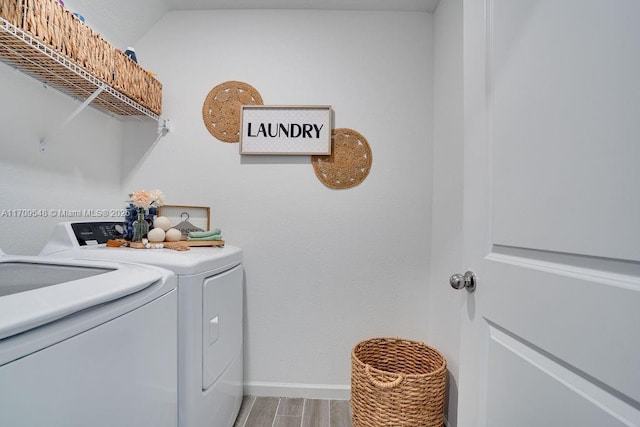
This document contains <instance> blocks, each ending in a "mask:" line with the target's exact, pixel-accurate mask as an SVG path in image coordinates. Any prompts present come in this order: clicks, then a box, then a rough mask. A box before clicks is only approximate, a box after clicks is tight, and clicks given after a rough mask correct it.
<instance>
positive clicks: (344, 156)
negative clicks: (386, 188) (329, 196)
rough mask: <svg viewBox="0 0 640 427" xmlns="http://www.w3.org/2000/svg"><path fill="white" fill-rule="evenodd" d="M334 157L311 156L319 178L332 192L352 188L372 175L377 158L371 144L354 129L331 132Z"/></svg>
mask: <svg viewBox="0 0 640 427" xmlns="http://www.w3.org/2000/svg"><path fill="white" fill-rule="evenodd" d="M331 140H332V141H331V143H332V146H331V154H330V155H328V156H311V163H312V164H313V170H314V171H315V172H316V176H317V177H318V179H319V180H320V182H322V183H323V184H324V185H326V186H327V187H329V188H338V189H342V188H350V187H354V186H356V185H358V184H360V183H361V182H362V181H364V179H365V178H366V177H367V175H369V170H371V163H372V162H373V157H372V154H371V147H369V143H368V142H367V140H366V139H365V137H364V136H362V135H361V134H360V133H358V132H356V131H355V130H353V129H348V128H339V129H334V130H333V131H332V132H331Z"/></svg>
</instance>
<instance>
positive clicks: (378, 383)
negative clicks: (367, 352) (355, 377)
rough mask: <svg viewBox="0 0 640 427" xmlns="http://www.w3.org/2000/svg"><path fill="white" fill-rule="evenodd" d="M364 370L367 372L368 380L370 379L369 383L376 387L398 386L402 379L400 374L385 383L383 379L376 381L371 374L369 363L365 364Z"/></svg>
mask: <svg viewBox="0 0 640 427" xmlns="http://www.w3.org/2000/svg"><path fill="white" fill-rule="evenodd" d="M364 372H365V373H366V374H367V378H368V379H369V381H371V383H372V384H373V385H375V386H376V387H378V388H394V387H398V386H399V385H400V383H401V382H402V381H404V377H403V376H402V375H398V378H396V379H395V380H393V381H389V382H388V383H385V382H384V381H378V380H377V379H375V378H373V376H372V375H371V365H365V367H364Z"/></svg>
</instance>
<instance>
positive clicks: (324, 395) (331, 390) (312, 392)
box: [244, 381, 351, 400]
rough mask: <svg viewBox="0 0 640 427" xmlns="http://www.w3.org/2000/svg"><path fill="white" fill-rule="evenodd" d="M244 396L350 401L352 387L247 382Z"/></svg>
mask: <svg viewBox="0 0 640 427" xmlns="http://www.w3.org/2000/svg"><path fill="white" fill-rule="evenodd" d="M244 394H245V395H250V396H274V397H302V398H305V399H333V400H349V398H350V396H351V387H350V386H348V385H333V384H297V383H266V382H255V381H251V382H247V383H245V384H244Z"/></svg>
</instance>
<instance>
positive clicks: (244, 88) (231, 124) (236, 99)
mask: <svg viewBox="0 0 640 427" xmlns="http://www.w3.org/2000/svg"><path fill="white" fill-rule="evenodd" d="M242 105H263V103H262V97H261V96H260V93H258V91H257V90H256V89H255V88H254V87H253V86H251V85H248V84H246V83H243V82H235V81H229V82H224V83H221V84H219V85H218V86H216V87H214V88H213V89H211V91H210V92H209V94H208V95H207V97H206V98H205V100H204V104H203V105H202V120H204V125H205V126H206V127H207V129H208V130H209V133H211V135H213V136H214V137H216V138H218V139H219V140H220V141H224V142H238V141H240V107H241V106H242Z"/></svg>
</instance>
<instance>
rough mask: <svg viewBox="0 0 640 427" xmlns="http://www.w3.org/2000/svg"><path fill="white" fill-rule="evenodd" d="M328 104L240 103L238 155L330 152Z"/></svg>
mask: <svg viewBox="0 0 640 427" xmlns="http://www.w3.org/2000/svg"><path fill="white" fill-rule="evenodd" d="M331 125H332V109H331V106H330V105H316V106H313V105H310V106H285V105H243V106H242V107H241V121H240V154H243V155H265V154H266V155H274V154H276V155H329V154H331V130H332V127H331Z"/></svg>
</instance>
